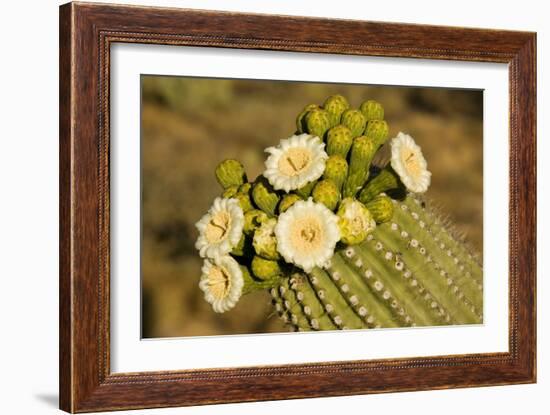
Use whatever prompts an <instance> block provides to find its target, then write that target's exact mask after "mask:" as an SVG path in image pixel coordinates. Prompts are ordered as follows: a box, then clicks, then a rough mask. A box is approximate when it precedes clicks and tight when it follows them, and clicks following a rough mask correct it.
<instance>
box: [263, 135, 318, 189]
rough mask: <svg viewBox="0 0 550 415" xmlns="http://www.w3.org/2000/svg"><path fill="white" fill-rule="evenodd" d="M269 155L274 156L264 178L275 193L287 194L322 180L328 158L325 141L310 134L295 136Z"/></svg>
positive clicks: (282, 142) (272, 150)
mask: <svg viewBox="0 0 550 415" xmlns="http://www.w3.org/2000/svg"><path fill="white" fill-rule="evenodd" d="M265 151H266V153H269V154H270V156H269V157H268V158H267V160H266V162H265V166H266V170H265V172H264V176H265V177H266V178H267V180H268V181H269V183H271V185H272V186H273V188H274V189H275V190H284V191H285V192H287V193H288V192H290V191H291V190H295V189H299V188H301V187H303V186H305V185H306V184H308V183H309V182H311V181H313V180H317V179H318V178H319V177H321V175H322V174H323V172H324V171H325V162H326V160H327V158H328V155H327V153H326V152H325V144H324V143H323V142H322V140H321V139H319V137H315V136H312V135H309V134H301V135H293V136H292V137H290V138H286V139H283V140H281V142H280V143H279V145H278V146H277V147H269V148H267V149H266V150H265Z"/></svg>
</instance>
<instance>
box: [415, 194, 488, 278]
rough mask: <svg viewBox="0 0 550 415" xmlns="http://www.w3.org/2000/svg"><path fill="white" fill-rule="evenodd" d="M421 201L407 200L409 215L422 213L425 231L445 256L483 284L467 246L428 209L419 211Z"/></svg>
mask: <svg viewBox="0 0 550 415" xmlns="http://www.w3.org/2000/svg"><path fill="white" fill-rule="evenodd" d="M421 203H422V202H421V201H420V200H419V199H417V198H413V197H411V198H408V199H407V200H405V204H406V205H407V206H408V207H409V212H410V213H411V215H412V214H413V213H415V214H416V215H418V216H420V215H422V213H423V212H425V213H424V218H425V219H424V220H425V222H426V225H427V226H426V230H427V231H428V232H429V233H430V235H431V236H432V238H433V239H434V241H435V242H438V245H439V247H440V249H444V250H445V253H446V254H447V256H449V257H450V258H451V260H452V261H453V263H454V264H455V265H456V266H457V267H458V268H459V269H460V270H461V271H465V270H466V272H468V271H469V272H470V275H471V277H472V278H473V279H474V280H475V281H476V282H477V283H478V284H477V285H478V286H479V285H481V286H482V284H483V267H482V265H481V263H480V262H479V261H478V260H477V258H476V257H474V256H473V255H472V254H471V252H470V251H469V250H468V248H467V244H465V243H462V242H459V241H457V240H456V239H455V238H454V237H453V235H452V232H450V231H449V230H448V229H446V227H445V226H443V224H442V223H441V220H440V219H439V218H437V217H436V215H434V214H433V213H432V212H431V211H430V209H429V208H426V209H421V207H420V205H421ZM481 288H482V287H480V289H481Z"/></svg>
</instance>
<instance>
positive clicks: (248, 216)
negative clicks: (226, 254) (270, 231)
mask: <svg viewBox="0 0 550 415" xmlns="http://www.w3.org/2000/svg"><path fill="white" fill-rule="evenodd" d="M268 219H269V217H268V216H267V215H266V214H265V213H264V212H262V211H261V210H259V209H253V210H249V211H248V212H246V213H245V214H244V227H243V230H244V233H245V234H246V235H249V236H251V235H254V232H255V231H256V229H258V228H259V227H260V225H261V224H262V223H264V222H265V221H267V220H268Z"/></svg>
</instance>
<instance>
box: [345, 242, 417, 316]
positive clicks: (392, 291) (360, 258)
mask: <svg viewBox="0 0 550 415" xmlns="http://www.w3.org/2000/svg"><path fill="white" fill-rule="evenodd" d="M340 256H341V257H342V258H344V259H345V260H346V261H347V262H348V264H349V265H350V266H351V267H352V269H353V270H354V271H355V272H358V273H361V274H363V275H365V279H364V280H365V282H366V284H367V286H368V287H369V289H370V290H371V291H372V293H373V294H374V295H375V296H376V299H377V300H378V301H379V302H380V303H381V304H383V305H384V306H385V307H386V308H387V309H388V310H389V311H390V313H391V314H392V319H393V322H394V325H396V326H398V327H407V326H408V327H410V326H417V325H425V324H428V323H427V322H425V321H422V320H421V319H420V316H419V315H418V314H413V313H411V311H412V310H409V307H408V305H406V304H405V302H404V301H403V296H402V294H401V291H403V286H404V284H402V286H401V287H400V286H399V285H397V284H395V283H394V282H393V281H392V280H393V277H392V274H393V273H392V274H390V273H388V269H387V268H386V267H385V265H386V264H385V263H384V262H386V261H385V260H383V259H382V258H381V257H380V255H379V254H378V253H376V252H373V250H372V249H371V248H369V249H364V245H363V247H361V246H354V247H348V248H346V250H345V251H344V252H343V253H340ZM366 264H368V265H366ZM369 271H370V272H369ZM384 327H392V326H391V325H384Z"/></svg>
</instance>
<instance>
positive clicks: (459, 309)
mask: <svg viewBox="0 0 550 415" xmlns="http://www.w3.org/2000/svg"><path fill="white" fill-rule="evenodd" d="M397 210H398V209H396V217H394V222H393V223H392V224H384V225H381V226H379V227H378V228H380V229H377V232H375V234H376V236H378V237H379V238H380V239H382V240H384V241H385V242H386V243H387V244H388V246H389V247H392V248H394V249H395V250H396V251H398V252H399V253H400V255H401V256H402V257H403V259H404V260H405V262H407V264H408V265H409V268H410V269H411V271H412V272H413V273H415V274H416V279H417V280H419V281H422V282H423V285H424V286H425V287H426V288H427V289H428V290H429V291H430V292H431V293H432V295H433V296H434V298H435V299H436V301H437V302H438V303H439V304H441V306H442V307H443V308H444V309H445V310H448V312H449V314H450V315H451V316H452V318H453V319H455V320H456V321H457V322H458V323H460V324H473V323H478V322H479V316H478V314H477V312H476V311H475V310H474V311H472V309H471V308H472V306H471V304H470V300H469V299H468V298H467V296H466V295H465V294H464V292H463V291H462V290H461V288H460V287H459V286H458V285H457V284H456V283H455V282H454V279H453V278H452V277H451V276H450V275H449V273H448V271H446V270H444V269H442V267H441V266H440V265H439V264H438V263H437V262H436V261H435V260H434V258H435V257H434V256H433V255H432V252H431V251H430V250H428V249H426V247H424V246H423V245H422V244H421V243H420V242H419V239H417V238H418V236H417V235H415V233H414V228H413V229H411V227H407V229H408V232H404V231H403V230H402V228H400V227H394V229H392V225H395V224H396V222H400V219H398V217H399V215H400V213H399V212H397ZM400 223H401V222H400ZM390 232H393V236H388V234H389V233H390ZM403 232H404V233H403ZM392 241H393V242H392ZM422 242H424V241H422Z"/></svg>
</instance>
